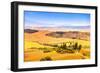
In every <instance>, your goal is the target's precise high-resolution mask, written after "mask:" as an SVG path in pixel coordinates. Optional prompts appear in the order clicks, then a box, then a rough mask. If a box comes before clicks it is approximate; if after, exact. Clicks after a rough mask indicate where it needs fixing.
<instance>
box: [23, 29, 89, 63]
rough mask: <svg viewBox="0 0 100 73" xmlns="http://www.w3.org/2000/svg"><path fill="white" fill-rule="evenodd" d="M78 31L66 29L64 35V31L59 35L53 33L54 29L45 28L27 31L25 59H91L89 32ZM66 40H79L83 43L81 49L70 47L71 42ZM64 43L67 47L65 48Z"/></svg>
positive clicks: (73, 41)
mask: <svg viewBox="0 0 100 73" xmlns="http://www.w3.org/2000/svg"><path fill="white" fill-rule="evenodd" d="M76 33H77V32H76ZM76 33H75V32H74V33H72V32H71V33H70V31H66V32H65V33H63V35H62V33H61V34H60V35H59V34H56V33H52V31H44V30H39V31H36V32H32V31H31V32H30V30H29V31H28V32H26V31H25V34H24V40H25V43H24V45H25V48H24V61H25V62H30V61H46V60H75V59H90V39H89V37H90V35H89V32H84V33H83V32H78V33H77V34H76ZM83 34H84V35H83ZM82 35H83V36H82ZM71 36H74V37H71ZM76 37H77V38H76ZM66 42H70V43H75V42H77V43H78V46H79V45H81V49H78V50H77V48H76V49H73V48H72V49H69V48H70V47H69V45H70V43H66ZM64 43H65V44H64ZM55 44H56V46H55ZM64 45H65V49H64V48H63V46H64ZM66 45H68V47H66ZM66 48H67V49H66Z"/></svg>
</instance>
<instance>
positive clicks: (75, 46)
mask: <svg viewBox="0 0 100 73" xmlns="http://www.w3.org/2000/svg"><path fill="white" fill-rule="evenodd" d="M45 45H46V46H51V47H52V48H45V47H44V48H39V49H40V50H43V51H44V53H47V52H51V51H54V50H55V51H56V52H58V53H74V52H75V51H77V52H79V51H80V50H81V48H82V45H80V44H79V43H78V42H63V43H60V45H59V44H53V45H51V44H45Z"/></svg>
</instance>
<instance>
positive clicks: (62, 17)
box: [24, 11, 90, 27]
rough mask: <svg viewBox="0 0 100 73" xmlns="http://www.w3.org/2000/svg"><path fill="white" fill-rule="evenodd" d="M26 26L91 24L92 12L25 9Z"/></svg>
mask: <svg viewBox="0 0 100 73" xmlns="http://www.w3.org/2000/svg"><path fill="white" fill-rule="evenodd" d="M24 23H25V26H37V27H38V26H41V27H53V26H90V14H85V13H60V12H36V11H24Z"/></svg>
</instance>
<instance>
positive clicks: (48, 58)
mask: <svg viewBox="0 0 100 73" xmlns="http://www.w3.org/2000/svg"><path fill="white" fill-rule="evenodd" d="M51 60H52V59H51V57H45V58H42V59H40V61H51Z"/></svg>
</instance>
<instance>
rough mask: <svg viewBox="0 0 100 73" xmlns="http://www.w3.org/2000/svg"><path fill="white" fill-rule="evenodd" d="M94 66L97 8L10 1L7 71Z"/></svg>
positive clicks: (95, 62) (95, 61)
mask: <svg viewBox="0 0 100 73" xmlns="http://www.w3.org/2000/svg"><path fill="white" fill-rule="evenodd" d="M92 66H97V7H96V6H82V5H68V4H49V3H32V2H12V3H11V70H12V71H30V70H46V69H62V68H76V67H78V68H80V67H92Z"/></svg>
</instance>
